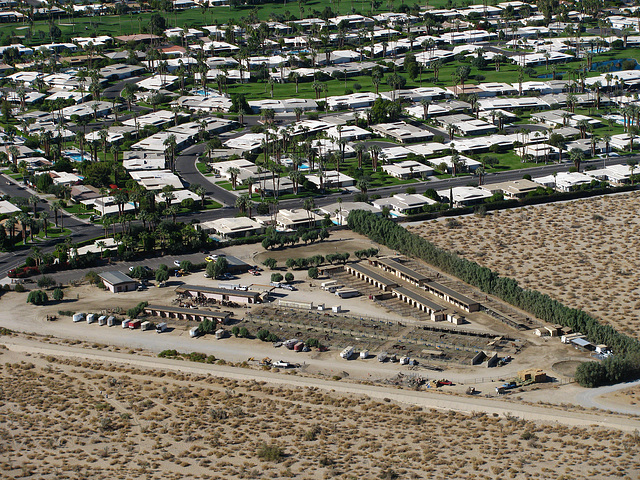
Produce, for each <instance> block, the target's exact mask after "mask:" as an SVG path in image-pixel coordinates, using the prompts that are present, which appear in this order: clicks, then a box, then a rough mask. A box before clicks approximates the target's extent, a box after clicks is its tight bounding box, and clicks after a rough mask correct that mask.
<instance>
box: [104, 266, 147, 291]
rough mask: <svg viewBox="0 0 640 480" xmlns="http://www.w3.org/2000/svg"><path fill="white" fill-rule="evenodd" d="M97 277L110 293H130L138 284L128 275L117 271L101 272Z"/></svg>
mask: <svg viewBox="0 0 640 480" xmlns="http://www.w3.org/2000/svg"><path fill="white" fill-rule="evenodd" d="M99 276H100V278H101V279H102V283H104V286H105V287H107V288H108V289H109V291H110V292H111V293H119V292H131V291H134V290H135V289H136V287H137V285H138V282H136V281H135V280H134V279H133V278H131V277H130V276H129V275H125V274H124V273H122V272H118V271H112V272H102V273H100V274H99Z"/></svg>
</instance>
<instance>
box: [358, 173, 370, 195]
mask: <svg viewBox="0 0 640 480" xmlns="http://www.w3.org/2000/svg"><path fill="white" fill-rule="evenodd" d="M356 187H358V189H359V190H360V191H361V192H362V193H364V194H366V193H367V190H369V187H370V183H369V181H368V180H367V179H366V178H364V177H362V178H361V179H360V180H358V182H357V183H356Z"/></svg>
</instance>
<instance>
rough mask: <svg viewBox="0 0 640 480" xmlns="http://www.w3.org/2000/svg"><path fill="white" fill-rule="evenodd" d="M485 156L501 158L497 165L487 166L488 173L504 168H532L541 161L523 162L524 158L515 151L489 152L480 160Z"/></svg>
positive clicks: (483, 156) (481, 157)
mask: <svg viewBox="0 0 640 480" xmlns="http://www.w3.org/2000/svg"><path fill="white" fill-rule="evenodd" d="M485 157H496V158H497V159H498V160H499V163H498V164H497V165H494V166H493V167H489V168H487V169H486V170H487V172H488V173H493V172H502V171H504V170H519V169H521V168H530V167H535V166H540V165H541V163H535V162H523V161H522V159H521V158H520V157H519V156H518V155H516V154H515V153H514V152H513V151H510V152H506V153H487V154H483V155H481V156H480V159H479V161H482V159H483V158H485Z"/></svg>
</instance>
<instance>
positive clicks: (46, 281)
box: [38, 275, 57, 288]
mask: <svg viewBox="0 0 640 480" xmlns="http://www.w3.org/2000/svg"><path fill="white" fill-rule="evenodd" d="M56 283H57V282H56V281H55V279H54V278H53V277H47V276H45V275H43V276H42V277H40V278H39V279H38V288H49V287H53V286H55V285H56Z"/></svg>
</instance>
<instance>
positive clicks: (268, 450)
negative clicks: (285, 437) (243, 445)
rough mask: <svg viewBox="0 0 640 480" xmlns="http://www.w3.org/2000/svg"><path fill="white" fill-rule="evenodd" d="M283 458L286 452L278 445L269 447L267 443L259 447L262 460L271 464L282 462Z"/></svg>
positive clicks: (259, 456) (259, 455)
mask: <svg viewBox="0 0 640 480" xmlns="http://www.w3.org/2000/svg"><path fill="white" fill-rule="evenodd" d="M283 456H284V450H283V449H282V448H280V447H279V446H278V445H275V444H271V445H267V444H266V443H263V444H262V445H260V446H259V447H258V458H260V459H262V460H265V461H269V462H279V461H280V460H282V457H283Z"/></svg>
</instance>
